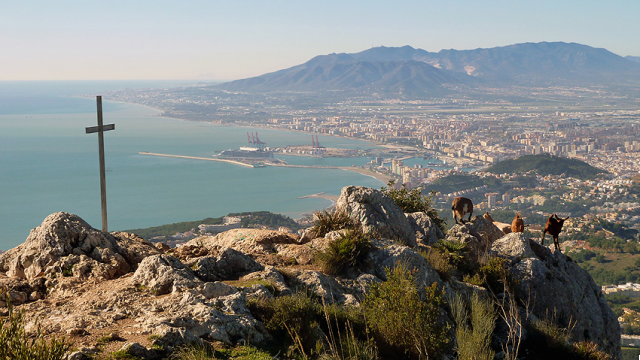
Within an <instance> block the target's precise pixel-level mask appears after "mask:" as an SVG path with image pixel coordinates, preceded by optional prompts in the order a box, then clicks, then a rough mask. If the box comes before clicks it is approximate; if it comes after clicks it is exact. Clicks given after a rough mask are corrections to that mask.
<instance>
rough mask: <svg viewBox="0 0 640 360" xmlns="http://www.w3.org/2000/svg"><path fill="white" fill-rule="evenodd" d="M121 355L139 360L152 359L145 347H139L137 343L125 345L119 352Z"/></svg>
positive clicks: (150, 353)
mask: <svg viewBox="0 0 640 360" xmlns="http://www.w3.org/2000/svg"><path fill="white" fill-rule="evenodd" d="M119 352H120V353H121V354H126V355H130V356H132V357H135V358H139V359H149V358H151V357H152V355H153V354H152V352H151V351H149V349H147V348H146V347H144V346H142V345H140V344H139V343H137V342H134V343H129V342H128V343H125V344H124V345H123V346H122V347H121V348H120V350H119Z"/></svg>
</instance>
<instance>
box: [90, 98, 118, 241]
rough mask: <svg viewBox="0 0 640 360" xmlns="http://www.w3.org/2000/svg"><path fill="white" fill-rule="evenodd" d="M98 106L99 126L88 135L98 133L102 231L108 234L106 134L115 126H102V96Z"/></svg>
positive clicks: (91, 127)
mask: <svg viewBox="0 0 640 360" xmlns="http://www.w3.org/2000/svg"><path fill="white" fill-rule="evenodd" d="M96 103H97V105H98V126H90V127H88V128H86V131H87V134H91V133H95V132H97V133H98V152H99V153H100V197H101V200H102V231H104V232H108V231H109V230H108V227H107V183H106V175H105V169H104V134H103V133H104V132H105V131H108V130H114V129H115V128H116V125H115V124H107V125H102V96H96Z"/></svg>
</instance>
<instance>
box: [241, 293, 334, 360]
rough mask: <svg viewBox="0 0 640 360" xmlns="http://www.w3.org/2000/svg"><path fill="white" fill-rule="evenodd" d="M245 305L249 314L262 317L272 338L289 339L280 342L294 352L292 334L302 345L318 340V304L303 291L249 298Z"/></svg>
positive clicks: (313, 343) (319, 309) (314, 344)
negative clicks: (263, 297)
mask: <svg viewBox="0 0 640 360" xmlns="http://www.w3.org/2000/svg"><path fill="white" fill-rule="evenodd" d="M247 306H248V308H249V310H250V311H251V313H252V314H253V316H255V317H256V318H257V319H258V320H260V321H262V323H263V324H264V325H265V327H266V328H267V330H269V332H270V333H271V334H272V335H273V336H274V338H276V339H289V341H287V342H283V344H282V345H284V346H285V347H286V346H289V348H288V353H289V354H291V353H293V352H295V350H296V348H297V347H298V346H297V345H296V344H294V342H293V340H294V339H292V335H293V334H295V336H297V337H298V339H299V341H300V342H301V344H302V347H303V348H305V349H313V348H315V346H316V343H317V341H318V340H319V338H318V336H317V331H315V329H316V328H317V326H318V325H317V321H318V319H320V318H321V314H322V309H321V306H320V304H319V303H318V302H317V301H316V300H314V299H312V298H311V297H310V296H309V295H307V294H306V293H304V292H297V293H295V294H293V295H290V296H281V297H276V298H272V299H262V298H260V299H256V298H253V299H249V301H247Z"/></svg>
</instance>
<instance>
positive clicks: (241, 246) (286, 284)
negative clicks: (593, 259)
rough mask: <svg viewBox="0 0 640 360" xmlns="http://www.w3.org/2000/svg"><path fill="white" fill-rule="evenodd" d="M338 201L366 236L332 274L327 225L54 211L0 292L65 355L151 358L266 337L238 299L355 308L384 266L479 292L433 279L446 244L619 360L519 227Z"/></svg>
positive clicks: (561, 262)
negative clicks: (292, 299)
mask: <svg viewBox="0 0 640 360" xmlns="http://www.w3.org/2000/svg"><path fill="white" fill-rule="evenodd" d="M337 207H338V209H339V210H344V211H347V212H348V213H349V214H350V215H351V216H352V217H353V218H355V219H357V220H358V221H359V222H360V223H361V224H362V225H363V228H364V230H365V232H366V233H367V234H374V235H375V236H374V237H373V239H372V243H373V244H374V247H373V249H371V250H370V251H369V252H368V254H367V257H366V259H365V261H364V262H363V263H362V264H361V265H360V266H359V267H358V268H357V269H350V271H347V272H346V273H345V274H342V275H341V276H329V275H327V274H325V273H323V272H321V271H320V268H319V267H318V266H316V264H314V254H315V253H316V252H317V251H319V250H322V249H325V248H326V247H327V244H328V243H330V242H331V241H332V239H335V238H336V236H339V234H338V235H337V234H336V232H329V233H328V234H326V235H325V236H323V237H317V236H315V235H314V233H313V230H312V229H308V230H307V231H305V232H304V234H303V236H297V235H292V234H287V233H281V232H277V231H268V230H256V229H234V230H230V231H227V232H225V233H221V234H218V235H216V236H212V237H201V238H197V239H194V240H191V241H189V242H188V243H187V244H185V245H183V246H181V247H178V248H175V249H169V248H168V247H166V246H162V244H157V245H153V244H151V243H148V242H146V241H144V240H143V239H141V238H140V237H138V236H136V235H134V234H128V233H122V232H113V233H105V232H101V231H99V230H96V229H94V228H92V227H91V226H90V225H89V224H87V223H86V222H85V221H83V220H82V219H81V218H79V217H78V216H76V215H72V214H68V213H55V214H52V215H50V216H48V217H47V218H46V219H45V220H44V222H43V223H42V224H41V225H40V226H39V227H37V228H35V229H33V230H32V231H31V234H30V235H29V237H28V238H27V240H26V242H25V243H24V244H22V245H20V246H18V247H16V248H14V249H11V250H9V251H7V252H6V253H4V254H2V255H0V287H6V288H8V290H9V296H10V299H11V302H12V304H13V305H15V306H17V307H18V308H19V309H21V310H24V312H25V316H26V319H27V330H28V331H33V330H34V329H35V327H36V326H39V327H40V328H41V329H42V330H44V331H46V332H47V333H50V334H62V335H65V336H68V337H71V338H72V340H74V341H75V346H76V347H77V348H78V350H77V351H76V353H74V354H73V358H75V359H81V358H84V357H86V356H89V355H91V354H93V353H95V352H96V351H98V349H97V348H96V345H97V343H99V340H100V339H101V338H104V337H105V336H110V337H111V338H112V339H113V340H114V341H111V342H109V343H108V345H107V347H108V349H107V351H109V350H111V351H114V350H118V349H122V350H123V351H125V352H128V353H129V354H132V355H135V356H137V357H140V358H158V357H160V356H163V355H166V351H171V350H172V349H174V348H176V347H177V346H180V345H182V344H186V343H192V342H201V341H203V340H206V341H218V342H222V343H226V344H229V345H235V344H243V343H252V344H259V343H265V342H269V341H271V340H273V338H272V335H271V334H270V333H269V331H267V329H266V328H265V326H264V324H263V323H261V322H260V321H258V320H257V319H256V317H254V315H253V314H252V313H251V311H250V310H249V309H248V307H247V300H248V299H251V298H254V297H263V298H272V297H274V296H278V297H282V296H289V295H291V294H292V293H294V292H295V291H296V290H297V289H301V288H303V289H307V290H308V291H311V292H312V293H313V294H315V295H316V296H318V297H319V298H322V299H324V301H325V302H326V303H337V304H344V305H345V306H359V305H360V304H361V302H362V299H363V297H364V294H366V293H367V292H368V291H369V288H370V286H371V284H374V283H381V282H384V281H386V279H387V278H386V271H388V269H389V268H392V267H394V266H396V265H397V264H400V263H402V264H404V266H406V267H407V268H408V269H410V270H412V272H413V274H414V277H415V279H416V281H417V282H418V285H419V288H424V287H425V286H428V285H430V284H433V283H436V284H439V286H441V287H442V288H443V289H445V291H446V292H448V293H453V292H459V291H471V292H487V289H483V288H481V287H479V286H475V285H471V284H467V283H465V282H463V281H461V280H462V279H460V277H459V276H456V274H455V272H454V273H453V274H449V275H447V276H444V275H443V274H441V273H439V272H438V271H436V269H435V268H434V266H432V264H431V263H430V262H429V260H427V258H428V257H426V256H423V255H424V252H425V251H428V250H429V249H430V248H431V247H433V246H434V245H436V244H437V243H438V241H439V240H440V239H446V241H448V242H458V243H462V244H465V248H466V249H468V251H467V253H466V255H465V258H464V259H463V260H462V261H463V262H469V263H473V262H477V261H479V259H480V258H482V257H486V256H494V257H498V258H501V259H503V261H504V263H505V265H506V267H507V270H508V272H509V274H510V276H512V277H513V279H514V281H513V284H514V286H515V289H514V294H515V296H516V297H517V304H518V311H519V312H520V313H523V314H525V316H524V321H525V322H526V321H531V320H532V319H543V318H548V317H549V315H550V314H553V316H554V320H555V321H556V322H557V323H558V325H559V326H561V327H566V328H568V329H570V330H571V340H572V341H583V340H588V341H591V342H593V343H595V344H597V345H598V347H599V348H600V349H601V350H603V351H605V352H606V353H609V354H612V355H613V356H614V357H620V355H621V352H620V351H621V350H620V328H619V325H618V322H617V319H616V317H615V316H614V314H613V312H612V311H611V309H610V308H609V307H608V305H607V303H606V301H605V299H604V297H603V295H602V294H601V292H600V289H599V288H598V286H596V284H595V283H594V281H593V279H592V278H591V277H590V276H589V275H588V274H587V273H586V272H585V271H584V270H582V269H581V268H580V267H579V266H578V265H577V264H575V263H574V262H572V261H571V260H570V259H569V258H567V257H566V256H565V255H563V254H561V253H560V252H552V251H551V250H550V249H549V248H547V247H544V246H541V245H539V244H538V243H537V242H536V241H534V240H530V239H527V238H525V237H524V236H523V235H522V234H520V233H512V234H508V235H503V234H502V232H501V231H500V230H499V229H497V227H495V226H494V225H493V224H492V223H491V222H488V221H487V220H485V219H484V218H482V217H475V218H473V219H472V221H471V222H468V223H466V224H464V225H455V226H454V227H453V228H451V229H450V230H449V231H448V232H447V234H446V235H445V234H443V233H442V231H440V229H438V228H437V227H436V226H435V225H434V222H433V221H432V220H431V219H429V217H428V216H426V215H425V214H423V213H413V214H405V213H403V212H402V210H401V209H400V208H399V207H398V206H397V205H396V204H395V202H394V201H393V200H392V199H391V198H389V197H388V196H387V195H385V194H383V193H381V192H380V191H377V190H373V189H369V188H363V187H355V186H350V187H346V188H344V189H343V191H342V195H341V197H340V199H339V200H338V202H337ZM265 284H270V285H271V286H266V285H265ZM502 295H504V294H502ZM5 300H6V299H5ZM0 306H2V307H5V308H6V306H7V304H6V302H5V301H2V302H0ZM0 311H2V309H1V308H0ZM450 311H451V310H450V309H448V308H443V309H442V313H443V314H446V316H444V319H445V320H444V321H446V322H449V323H452V320H451V319H452V316H451V314H450ZM36 324H37V325H36ZM500 329H501V327H500V326H497V327H496V332H495V333H494V335H493V343H494V348H496V349H497V350H499V349H500V346H501V341H502V342H504V336H503V335H501V333H500V331H501V330H500ZM521 336H523V337H525V336H526V334H522V335H521ZM109 347H110V348H109ZM159 348H161V349H163V350H164V351H165V352H159V351H158V350H157V349H159ZM103 350H104V349H103ZM452 351H453V350H452Z"/></svg>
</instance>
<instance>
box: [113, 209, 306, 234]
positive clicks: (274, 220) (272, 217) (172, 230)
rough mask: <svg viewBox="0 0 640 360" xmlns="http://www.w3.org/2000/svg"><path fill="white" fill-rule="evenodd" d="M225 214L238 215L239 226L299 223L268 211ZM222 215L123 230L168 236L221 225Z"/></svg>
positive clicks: (294, 225)
mask: <svg viewBox="0 0 640 360" xmlns="http://www.w3.org/2000/svg"><path fill="white" fill-rule="evenodd" d="M227 216H240V217H242V220H241V227H244V228H249V227H259V226H261V225H263V226H266V227H269V228H271V229H278V228H279V227H281V226H284V227H288V228H289V229H291V230H298V229H299V228H300V225H298V223H296V222H295V220H293V219H291V218H290V217H288V216H284V215H280V214H274V213H271V212H269V211H254V212H242V213H230V214H229V215H227ZM223 218H224V217H219V218H206V219H202V220H196V221H183V222H178V223H173V224H167V225H160V226H153V227H148V228H143V229H132V230H125V231H126V232H132V233H135V234H137V235H138V236H141V237H142V238H144V239H146V240H149V239H151V238H154V237H156V236H170V235H174V234H177V233H183V232H185V231H190V230H194V229H197V228H198V225H200V224H205V225H222V224H223V223H224V220H223Z"/></svg>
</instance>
